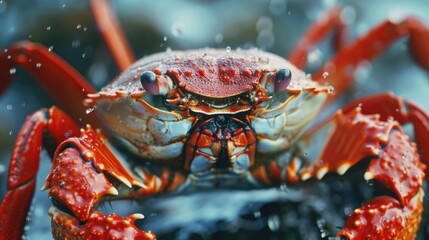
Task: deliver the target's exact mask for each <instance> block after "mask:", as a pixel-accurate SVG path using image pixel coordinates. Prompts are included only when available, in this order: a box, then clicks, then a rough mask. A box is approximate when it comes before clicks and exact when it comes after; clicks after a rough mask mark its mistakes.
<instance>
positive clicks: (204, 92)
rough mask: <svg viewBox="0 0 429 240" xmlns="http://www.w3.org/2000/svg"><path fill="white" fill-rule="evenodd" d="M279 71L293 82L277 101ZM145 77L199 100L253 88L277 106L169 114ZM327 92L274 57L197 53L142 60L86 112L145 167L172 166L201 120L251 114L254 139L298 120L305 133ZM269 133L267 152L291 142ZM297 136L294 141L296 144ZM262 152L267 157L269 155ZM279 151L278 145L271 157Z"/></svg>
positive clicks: (204, 107) (222, 51) (88, 102)
mask: <svg viewBox="0 0 429 240" xmlns="http://www.w3.org/2000/svg"><path fill="white" fill-rule="evenodd" d="M282 68H287V69H289V70H290V71H291V75H292V78H291V82H290V84H289V85H288V86H287V88H286V89H285V90H284V91H282V92H280V93H275V91H274V88H275V86H274V83H273V81H269V78H270V76H271V75H272V74H275V73H276V71H277V70H278V69H282ZM145 71H152V72H154V73H155V74H156V75H157V76H158V77H159V76H168V77H171V78H172V79H173V80H174V82H173V84H172V85H174V87H175V88H179V89H181V91H182V92H185V93H187V94H190V95H193V96H196V97H198V98H202V99H212V100H216V99H218V100H219V99H225V98H231V97H236V96H239V95H240V94H243V93H246V92H251V91H254V90H255V88H258V89H261V90H262V91H263V92H267V94H269V95H270V96H269V98H270V99H271V98H272V99H271V100H269V101H268V103H267V104H265V105H263V106H254V105H252V104H247V105H246V104H244V105H240V104H232V105H230V106H227V107H224V108H213V107H211V106H210V105H209V104H199V105H196V106H188V108H187V109H182V110H171V109H167V108H166V107H165V105H164V102H163V99H162V97H159V96H152V94H150V93H148V92H146V91H145V90H144V89H143V87H142V84H141V82H140V76H141V75H142V73H143V72H145ZM170 85H171V84H170ZM164 87H165V86H164ZM170 87H171V86H170ZM330 92H332V88H331V87H329V86H320V85H319V84H318V83H317V82H314V81H312V80H311V78H310V76H309V75H307V74H305V73H304V72H302V71H301V70H299V69H298V68H296V67H295V66H293V65H292V64H291V63H290V62H288V61H287V60H285V59H284V58H281V57H279V56H277V55H274V54H271V53H267V52H263V51H259V50H231V51H226V50H225V49H199V50H191V51H171V52H164V53H158V54H154V55H150V56H147V57H144V58H142V59H141V60H139V61H137V62H136V63H135V64H133V65H132V66H131V67H130V68H129V69H128V70H126V71H125V72H123V73H122V74H121V75H120V76H119V77H118V78H116V79H115V80H114V81H113V82H112V83H110V84H109V85H108V86H106V87H105V88H103V89H102V90H101V91H100V92H99V93H97V94H90V95H89V96H88V97H89V98H88V99H87V100H86V101H85V102H84V104H85V105H86V106H88V107H95V108H96V110H97V112H98V114H99V115H100V117H101V119H103V121H104V123H105V124H106V126H107V128H108V129H110V130H111V131H113V132H114V135H116V136H118V137H119V139H121V140H123V142H124V143H125V144H126V145H128V146H129V148H130V149H131V150H132V151H133V152H135V153H137V154H138V155H140V156H142V157H144V158H147V159H156V160H166V159H169V160H171V159H177V158H179V157H180V156H182V152H183V145H184V143H185V142H186V141H187V136H188V131H189V130H190V129H191V127H192V126H193V124H194V121H195V119H196V117H195V115H196V114H197V113H200V114H201V113H202V114H206V115H215V114H224V115H233V114H237V113H241V112H246V111H247V113H246V114H247V115H248V117H249V119H251V120H255V121H254V124H253V125H252V127H253V128H255V129H254V130H255V131H256V132H257V135H258V131H265V130H260V129H265V128H267V126H266V124H267V121H274V122H275V121H277V122H282V123H281V124H277V125H278V126H277V128H278V127H279V126H280V125H282V124H284V121H285V120H284V119H285V118H287V116H283V115H288V114H292V113H294V114H295V115H293V116H294V117H293V118H294V121H296V122H302V124H298V125H299V126H297V127H296V129H295V127H294V129H293V131H294V132H302V131H303V129H304V127H305V125H307V124H308V123H309V122H311V120H312V119H313V118H314V116H315V115H316V114H317V112H318V110H319V109H320V107H321V106H322V105H323V102H324V100H325V99H326V96H327V94H329V93H330ZM282 114H283V115H282ZM281 115H282V116H281ZM277 116H281V117H277ZM267 119H268V120H267ZM270 119H271V120H270ZM268 124H269V123H268ZM258 129H259V130H258ZM268 131H270V130H269V129H268ZM272 131H274V132H275V134H271V135H272V136H268V135H270V133H264V132H263V133H261V136H256V137H257V138H258V139H262V138H267V136H268V137H271V138H272V139H270V140H269V141H270V143H269V144H268V145H269V147H271V146H272V144H271V142H273V143H275V144H279V142H281V141H283V140H284V139H285V138H286V135H287V134H289V132H285V131H282V130H278V129H275V130H272ZM278 131H279V132H278ZM298 135H299V134H295V133H293V134H292V136H294V137H295V136H298ZM283 145H284V144H283ZM263 148H264V149H262V151H267V149H265V147H263ZM278 148H279V147H276V146H275V145H273V149H277V150H279V149H278ZM281 148H284V147H281Z"/></svg>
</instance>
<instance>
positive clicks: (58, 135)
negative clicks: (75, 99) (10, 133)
mask: <svg viewBox="0 0 429 240" xmlns="http://www.w3.org/2000/svg"><path fill="white" fill-rule="evenodd" d="M44 133H49V134H44ZM78 134H79V128H78V127H77V125H76V124H74V122H73V121H72V120H71V119H70V118H69V117H68V116H66V115H65V114H64V113H63V112H62V111H60V110H59V109H57V108H56V107H52V108H51V109H49V110H48V109H41V110H39V111H37V112H35V113H34V114H32V115H31V116H29V117H28V118H27V120H26V121H25V123H24V125H23V126H22V128H21V130H20V131H19V133H18V137H17V140H16V143H15V146H14V149H13V153H12V158H11V162H10V166H9V175H8V182H7V193H6V196H5V197H4V199H3V200H2V202H1V204H0V239H2V240H3V239H21V235H22V233H23V229H24V226H25V222H26V217H27V212H28V210H29V207H30V203H31V199H32V196H33V193H34V188H35V186H36V174H37V170H38V168H39V161H40V149H41V147H42V142H44V143H45V144H46V145H47V146H48V145H49V146H51V145H54V146H56V145H58V144H59V143H60V142H62V141H63V140H65V139H66V138H67V137H73V136H78ZM48 135H49V139H50V141H49V142H50V144H47V141H43V139H44V137H43V136H48ZM45 140H46V139H45ZM51 147H52V146H51Z"/></svg>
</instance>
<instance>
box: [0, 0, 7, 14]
mask: <svg viewBox="0 0 429 240" xmlns="http://www.w3.org/2000/svg"><path fill="white" fill-rule="evenodd" d="M6 8H7V4H6V2H5V1H0V14H2V13H4V12H6Z"/></svg>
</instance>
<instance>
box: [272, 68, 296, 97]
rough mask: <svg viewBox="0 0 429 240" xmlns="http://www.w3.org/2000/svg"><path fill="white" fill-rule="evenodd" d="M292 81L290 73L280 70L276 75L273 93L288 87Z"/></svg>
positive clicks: (286, 70)
mask: <svg viewBox="0 0 429 240" xmlns="http://www.w3.org/2000/svg"><path fill="white" fill-rule="evenodd" d="M291 79H292V72H291V71H290V70H289V69H287V68H281V69H279V70H278V71H277V73H276V79H275V83H274V91H275V92H280V91H283V90H285V89H286V88H287V86H289V84H290V80H291Z"/></svg>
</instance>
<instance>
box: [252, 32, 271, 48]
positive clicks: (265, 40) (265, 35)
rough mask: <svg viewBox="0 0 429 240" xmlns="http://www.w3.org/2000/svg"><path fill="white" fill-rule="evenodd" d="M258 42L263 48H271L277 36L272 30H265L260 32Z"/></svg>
mask: <svg viewBox="0 0 429 240" xmlns="http://www.w3.org/2000/svg"><path fill="white" fill-rule="evenodd" d="M256 43H257V44H258V46H259V47H260V48H262V49H267V48H271V47H273V46H274V43H275V38H274V33H273V31H272V30H268V29H267V30H263V31H261V32H260V33H259V34H258V37H257V38H256Z"/></svg>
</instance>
